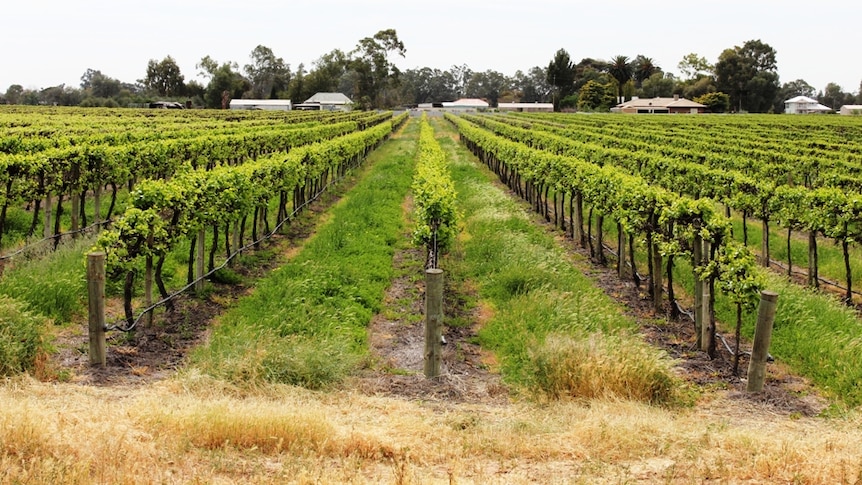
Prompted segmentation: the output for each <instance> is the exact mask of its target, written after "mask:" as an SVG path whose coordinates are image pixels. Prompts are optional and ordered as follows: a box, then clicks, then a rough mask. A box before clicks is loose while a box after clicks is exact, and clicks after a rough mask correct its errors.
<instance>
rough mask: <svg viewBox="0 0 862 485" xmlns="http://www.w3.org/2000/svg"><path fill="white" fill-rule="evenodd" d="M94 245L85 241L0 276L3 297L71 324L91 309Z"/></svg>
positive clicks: (72, 243) (27, 262) (20, 265)
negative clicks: (89, 264) (89, 258)
mask: <svg viewBox="0 0 862 485" xmlns="http://www.w3.org/2000/svg"><path fill="white" fill-rule="evenodd" d="M92 245H93V239H92V238H82V239H79V240H76V241H72V242H69V243H66V244H63V245H61V246H60V247H59V248H58V250H57V251H52V252H48V253H47V254H45V255H44V256H42V257H39V258H36V259H33V260H31V261H19V262H17V263H16V265H15V266H14V267H12V268H11V269H9V270H7V271H5V272H4V274H3V276H2V277H0V294H3V295H7V296H9V297H11V298H14V299H16V300H18V301H21V302H24V303H25V304H26V305H27V309H28V310H29V311H31V312H35V313H39V314H41V315H43V316H45V317H48V318H51V319H53V320H54V321H55V322H56V323H68V322H69V321H71V319H72V317H73V316H74V315H75V314H76V313H78V312H85V311H86V306H87V300H86V298H87V278H86V270H87V268H86V261H85V260H84V257H83V254H84V253H85V252H86V251H87V250H88V249H89V248H90V247H91V246H92Z"/></svg>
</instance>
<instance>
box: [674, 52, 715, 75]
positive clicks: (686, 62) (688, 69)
mask: <svg viewBox="0 0 862 485" xmlns="http://www.w3.org/2000/svg"><path fill="white" fill-rule="evenodd" d="M676 68H677V69H679V71H680V72H681V73H682V75H683V76H685V80H686V81H690V80H694V79H697V78H699V77H701V76H711V75H712V73H713V71H714V69H715V66H713V65H712V64H710V63H709V62H708V61H707V60H706V58H705V57H701V56H699V55H697V54H695V53H694V52H692V53H690V54H686V55H685V56H683V58H682V60H681V61H679V64H677V65H676Z"/></svg>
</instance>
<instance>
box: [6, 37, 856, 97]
mask: <svg viewBox="0 0 862 485" xmlns="http://www.w3.org/2000/svg"><path fill="white" fill-rule="evenodd" d="M393 54H394V55H395V56H392V55H393ZM405 55H406V48H405V46H404V44H403V43H402V42H401V41H400V40H399V39H398V35H397V33H396V31H395V30H393V29H387V30H381V31H379V32H378V33H376V34H375V35H374V36H372V37H366V38H364V39H361V40H360V41H359V42H358V43H357V45H356V47H355V48H354V49H353V50H351V51H343V50H341V49H335V50H333V51H331V52H329V53H326V54H323V55H322V56H320V57H319V58H318V59H317V60H316V61H314V63H313V66H311V68H310V69H309V68H308V67H307V66H305V65H304V64H299V65H298V66H297V67H296V68H295V69H292V68H291V66H290V64H288V63H286V62H285V61H284V59H283V58H281V57H278V56H276V54H275V53H274V51H273V50H272V49H271V48H269V47H266V46H263V45H258V46H257V47H255V48H254V49H253V50H252V51H251V53H250V55H249V59H250V62H249V63H248V64H245V65H244V66H242V68H240V65H239V64H238V63H237V62H234V61H225V62H220V61H217V60H216V59H214V58H212V57H210V56H205V57H203V58H202V59H201V60H200V61H199V62H198V63H197V64H196V68H197V69H198V73H197V74H198V75H199V76H201V77H202V78H203V79H204V81H203V82H199V81H197V80H194V79H192V80H188V81H186V76H185V75H184V74H183V73H182V72H181V71H180V68H179V66H178V65H177V63H176V61H175V60H174V59H173V58H172V57H171V56H168V57H166V58H164V59H163V60H161V61H157V60H155V59H152V60H150V61H149V63H148V64H147V66H146V71H145V75H144V77H143V78H142V79H139V80H137V81H135V82H134V83H128V82H122V81H120V80H118V79H114V78H111V77H110V76H108V75H106V74H104V73H102V72H101V71H99V70H95V69H87V71H86V72H85V73H84V74H83V75H82V76H81V85H80V87H71V86H65V85H60V86H54V87H49V88H45V89H41V90H27V89H24V88H23V87H22V86H21V85H18V84H13V85H12V86H9V88H8V89H7V90H6V93H5V94H2V95H0V104H32V105H64V106H107V107H120V106H122V107H125V106H141V105H144V104H146V103H148V102H150V101H154V100H174V101H179V102H181V103H183V104H185V103H188V102H190V103H191V104H192V105H193V106H196V107H206V108H224V107H226V106H227V103H229V101H230V99H234V98H254V99H291V100H293V101H294V102H302V101H305V100H306V99H308V98H310V97H311V96H312V95H314V94H315V93H317V92H341V93H344V94H345V95H347V96H348V97H349V98H351V99H352V100H353V101H354V102H355V103H356V104H357V106H358V107H360V108H362V109H375V108H377V109H379V108H385V109H389V108H395V107H400V106H415V105H418V104H422V103H433V102H442V101H452V100H455V99H458V98H462V97H467V98H481V99H485V100H486V101H488V102H489V104H490V105H491V106H492V107H495V106H497V105H498V104H499V103H501V102H526V103H533V102H553V103H554V107H555V109H556V110H558V111H559V110H581V111H607V110H608V109H609V108H610V107H612V106H614V105H616V104H617V103H618V102H619V101H620V100H621V99H631V98H632V97H634V96H638V97H642V98H644V97H646V98H653V97H670V96H673V95H679V96H682V97H685V98H687V99H692V100H695V101H698V102H700V103H703V104H705V105H707V106H708V108H709V109H710V110H711V111H713V112H752V113H769V112H774V113H782V112H784V101H785V100H787V99H790V98H792V97H795V96H800V95H802V96H808V97H812V98H815V99H816V100H817V101H818V102H820V103H821V104H824V105H826V106H828V107H830V108H832V109H834V110H838V109H839V108H840V107H841V106H842V105H845V104H862V89H860V90H859V91H857V92H856V93H855V94H854V93H853V92H848V91H845V90H844V88H842V87H841V86H840V85H838V84H836V83H829V84H827V85H826V86H825V87H824V88H823V89H821V90H818V89H817V88H815V87H814V86H812V85H810V84H809V83H807V82H806V81H805V80H803V79H796V80H794V81H789V82H784V83H783V84H782V83H781V82H780V81H779V76H778V65H777V62H776V55H777V52H776V50H775V49H773V48H772V47H771V46H770V45H769V44H767V43H765V42H762V41H761V40H759V39H758V40H749V41H746V42H745V43H744V44H742V45H741V46H734V47H731V48H728V49H725V50H724V51H723V52H722V53H721V54H720V55H719V57H718V59H717V60H715V61H714V62H711V61H710V60H708V59H706V58H704V57H702V56H700V55H698V54H696V53H690V54H687V55H686V56H684V57H683V58H682V59H681V60H680V62H679V63H678V64H677V65H676V66H675V67H676V70H677V72H679V73H681V74H680V75H675V74H673V73H671V72H669V71H668V70H667V69H666V68H662V66H659V65H657V64H656V62H655V61H654V60H653V59H652V58H651V57H648V56H646V55H643V54H639V55H636V56H635V57H633V58H630V57H628V56H626V55H616V56H614V57H612V58H611V59H610V60H602V59H598V58H591V57H585V58H582V59H581V60H580V61H579V62H577V63H576V62H574V60H573V58H572V57H571V56H570V54H569V53H568V52H567V51H566V50H565V49H559V50H558V51H557V52H556V53H554V55H553V56H552V57H551V59H550V62H549V63H548V64H547V65H546V66H543V65H537V66H533V67H531V68H528V69H526V70H518V71H516V72H515V73H514V74H513V75H506V74H504V73H501V72H499V71H496V70H493V69H489V70H486V71H483V72H474V71H473V70H471V69H470V67H469V66H467V65H466V64H463V65H453V66H451V67H450V68H449V69H439V68H432V67H421V68H414V69H407V70H405V71H401V70H400V69H398V67H397V66H396V65H395V64H394V63H393V62H392V61H391V60H390V56H392V57H397V56H401V57H404V56H405ZM860 87H862V85H860Z"/></svg>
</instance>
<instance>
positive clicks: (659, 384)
mask: <svg viewBox="0 0 862 485" xmlns="http://www.w3.org/2000/svg"><path fill="white" fill-rule="evenodd" d="M435 129H438V130H441V131H443V130H451V129H450V128H448V127H447V126H446V125H444V124H442V122H437V123H436V126H435ZM441 145H443V146H444V148H446V149H447V150H448V152H449V153H450V156H451V157H452V160H451V161H450V163H451V165H450V167H451V170H452V175H453V178H454V179H455V183H456V190H457V192H458V201H459V209H460V210H461V211H462V212H463V214H464V224H463V228H462V232H461V235H460V237H459V238H458V241H457V243H456V247H455V249H454V250H453V251H452V254H451V255H450V256H449V257H447V258H446V259H444V261H443V264H442V267H444V268H445V269H447V270H448V271H449V272H450V273H451V274H453V276H452V277H453V278H455V279H462V278H463V279H467V280H470V281H473V282H475V284H476V286H477V287H478V293H479V297H480V298H481V299H482V300H483V301H484V302H486V304H488V305H490V306H491V307H492V308H493V317H492V318H491V319H490V321H488V322H487V323H486V324H485V326H484V327H483V328H482V329H481V331H480V333H479V342H480V343H481V344H482V345H483V346H485V347H486V348H489V349H491V350H493V351H494V352H495V354H496V355H497V358H498V359H499V362H500V370H501V372H502V374H503V377H504V378H505V379H506V381H507V382H509V383H510V384H513V385H515V386H516V387H520V388H522V389H526V390H529V391H530V392H536V391H538V393H539V394H544V395H547V396H550V397H559V396H561V395H568V396H575V397H584V398H588V397H595V396H598V395H601V396H604V397H608V396H614V397H618V398H626V399H638V400H642V401H646V402H651V403H671V402H676V401H677V400H678V399H679V396H680V394H679V391H680V390H681V387H680V383H679V381H677V380H676V378H674V377H673V375H672V372H671V370H670V367H671V362H670V360H669V359H667V358H665V357H664V356H663V353H662V352H660V351H658V350H656V349H652V348H650V347H649V346H647V345H646V344H644V343H643V342H642V341H641V340H639V339H638V338H636V337H634V336H633V334H634V332H635V331H636V328H637V327H636V322H634V321H633V320H632V319H631V318H629V317H627V316H625V315H624V314H623V310H622V307H621V306H620V305H619V304H617V303H616V302H615V301H613V300H612V299H611V298H610V297H608V296H607V295H606V294H605V293H604V292H603V291H602V290H600V289H598V288H597V287H596V286H595V285H594V284H593V282H592V281H591V280H589V279H588V278H587V277H585V276H584V275H583V274H582V273H581V271H580V270H579V269H578V267H576V265H574V264H573V262H572V261H571V260H570V256H569V255H568V254H567V251H566V250H565V249H563V248H562V247H560V245H559V244H558V243H557V242H556V241H555V240H554V238H553V237H552V236H551V235H549V234H547V233H546V232H545V231H544V230H543V229H541V228H539V227H538V226H536V225H535V224H534V223H533V222H532V221H531V219H530V217H529V216H528V215H527V209H526V208H525V207H524V205H523V204H521V203H518V202H515V201H514V200H513V199H512V198H511V197H510V196H509V195H508V194H506V193H504V192H503V191H502V190H501V189H499V188H497V187H495V186H493V185H491V183H490V180H491V177H492V175H491V174H490V173H489V172H487V171H485V170H482V169H480V168H479V167H478V165H477V162H476V161H475V158H474V157H472V156H471V155H470V154H469V153H468V152H466V150H465V149H464V148H463V147H461V146H460V145H456V144H455V142H454V141H453V140H451V139H447V138H444V139H442V140H441ZM576 264H578V265H580V264H585V262H584V261H583V260H580V261H578V262H577V263H576ZM589 342H603V343H605V344H607V345H605V346H606V347H607V348H610V347H613V346H616V347H617V348H622V349H625V350H623V351H620V352H618V353H616V354H614V355H616V356H617V357H622V356H631V357H630V360H629V361H628V362H626V361H625V359H621V358H620V359H616V360H617V364H618V366H617V365H611V366H607V365H603V364H602V361H604V360H605V359H607V358H608V357H607V356H604V355H602V354H601V353H581V352H573V349H577V348H578V347H579V346H585V345H586V346H588V345H589ZM609 342H616V344H613V345H611V344H608V343H609ZM623 367H626V368H631V369H638V371H636V372H632V373H627V374H626V378H628V379H630V380H626V379H620V378H619V377H620V376H619V369H620V368H623ZM579 369H580V370H579ZM583 369H590V371H589V372H581V370H583ZM644 369H650V370H649V371H645V370H644ZM613 381H616V382H620V383H623V384H622V385H618V386H614V385H611V384H610V383H611V382H613ZM590 382H599V383H601V382H608V383H609V385H607V386H602V385H600V386H598V387H596V386H591V385H589V383H590ZM590 389H591V390H590ZM588 390H589V391H588ZM632 390H642V391H643V392H631V391H632Z"/></svg>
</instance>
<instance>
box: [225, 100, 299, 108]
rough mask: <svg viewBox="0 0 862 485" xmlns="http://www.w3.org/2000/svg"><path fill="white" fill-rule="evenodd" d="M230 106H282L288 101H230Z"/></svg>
mask: <svg viewBox="0 0 862 485" xmlns="http://www.w3.org/2000/svg"><path fill="white" fill-rule="evenodd" d="M230 104H233V105H237V106H284V105H285V104H290V100H289V99H232V100H230Z"/></svg>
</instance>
